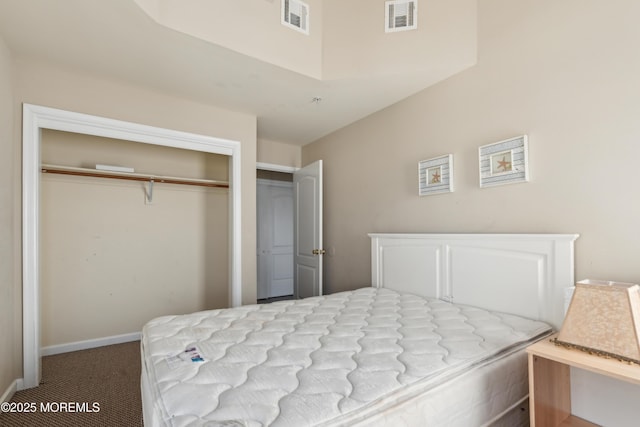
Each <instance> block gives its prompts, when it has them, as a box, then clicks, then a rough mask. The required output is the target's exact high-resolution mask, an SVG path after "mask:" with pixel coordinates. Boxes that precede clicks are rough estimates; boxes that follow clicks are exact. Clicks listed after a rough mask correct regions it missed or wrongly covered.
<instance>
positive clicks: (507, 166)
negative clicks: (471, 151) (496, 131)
mask: <svg viewBox="0 0 640 427" xmlns="http://www.w3.org/2000/svg"><path fill="white" fill-rule="evenodd" d="M478 157H479V160H480V187H481V188H482V187H492V186H495V185H503V184H513V183H516V182H526V181H529V159H528V148H527V135H521V136H517V137H515V138H510V139H506V140H504V141H500V142H495V143H493V144H488V145H483V146H482V147H480V148H479V149H478Z"/></svg>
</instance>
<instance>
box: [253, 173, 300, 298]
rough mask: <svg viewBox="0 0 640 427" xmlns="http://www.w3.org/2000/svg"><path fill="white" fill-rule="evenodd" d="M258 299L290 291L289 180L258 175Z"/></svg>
mask: <svg viewBox="0 0 640 427" xmlns="http://www.w3.org/2000/svg"><path fill="white" fill-rule="evenodd" d="M256 191H257V203H258V208H257V219H258V239H257V240H258V299H264V298H273V297H281V296H286V295H293V183H292V182H283V181H273V180H263V179H259V180H258V183H257V190H256Z"/></svg>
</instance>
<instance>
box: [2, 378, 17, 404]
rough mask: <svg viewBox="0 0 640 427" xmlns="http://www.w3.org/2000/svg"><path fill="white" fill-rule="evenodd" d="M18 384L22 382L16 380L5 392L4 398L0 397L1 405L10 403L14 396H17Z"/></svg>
mask: <svg viewBox="0 0 640 427" xmlns="http://www.w3.org/2000/svg"><path fill="white" fill-rule="evenodd" d="M18 382H21V380H15V381H13V382H12V383H11V384H10V385H9V388H8V389H6V390H5V392H4V393H3V394H2V396H1V397H0V403H4V402H8V401H10V400H11V398H12V397H13V395H14V394H16V391H18V390H19V388H18V386H19V384H18Z"/></svg>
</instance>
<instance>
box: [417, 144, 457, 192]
mask: <svg viewBox="0 0 640 427" xmlns="http://www.w3.org/2000/svg"><path fill="white" fill-rule="evenodd" d="M452 191H453V154H447V155H445V156H440V157H436V158H433V159H429V160H422V161H420V162H418V194H419V195H420V196H427V195H431V194H440V193H450V192H452Z"/></svg>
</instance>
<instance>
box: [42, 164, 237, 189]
mask: <svg viewBox="0 0 640 427" xmlns="http://www.w3.org/2000/svg"><path fill="white" fill-rule="evenodd" d="M41 170H42V173H56V174H62V175H75V176H91V177H95V178H111V179H126V180H129V181H145V182H147V181H153V182H160V183H165V184H180V185H197V186H200V187H218V188H229V183H228V182H227V181H215V180H211V179H196V178H179V177H174V176H163V175H149V174H141V173H129V172H111V171H102V170H98V169H88V168H75V167H70V166H58V165H49V164H42V167H41Z"/></svg>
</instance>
